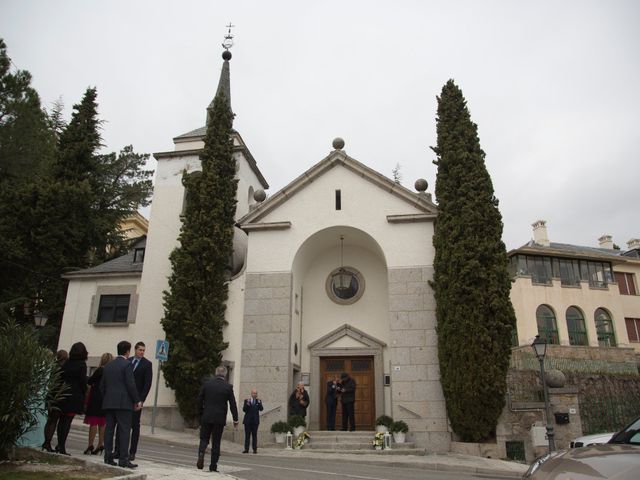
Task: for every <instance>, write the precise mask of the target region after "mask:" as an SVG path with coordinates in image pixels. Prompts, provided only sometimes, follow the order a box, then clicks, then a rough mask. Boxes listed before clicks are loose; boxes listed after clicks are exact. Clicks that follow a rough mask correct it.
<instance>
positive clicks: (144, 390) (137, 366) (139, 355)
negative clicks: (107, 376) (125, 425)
mask: <svg viewBox="0 0 640 480" xmlns="http://www.w3.org/2000/svg"><path fill="white" fill-rule="evenodd" d="M145 350H146V346H145V344H144V343H143V342H138V343H136V345H135V355H134V356H133V357H131V358H130V359H129V361H130V362H131V365H132V366H133V379H134V380H135V382H136V388H137V390H138V397H140V403H142V404H143V405H144V402H145V401H146V399H147V395H149V390H151V380H152V379H153V365H152V363H151V362H150V361H149V360H147V359H146V358H144V352H145ZM141 416H142V409H140V410H138V411H135V412H133V418H132V422H131V447H129V460H130V461H133V460H135V458H136V452H137V451H138V439H139V438H140V417H141Z"/></svg>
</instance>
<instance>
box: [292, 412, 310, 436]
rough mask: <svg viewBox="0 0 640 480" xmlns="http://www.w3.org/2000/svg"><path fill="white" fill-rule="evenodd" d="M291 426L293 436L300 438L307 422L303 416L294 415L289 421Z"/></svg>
mask: <svg viewBox="0 0 640 480" xmlns="http://www.w3.org/2000/svg"><path fill="white" fill-rule="evenodd" d="M289 426H290V427H291V428H292V429H293V436H294V437H299V436H300V434H301V433H302V432H304V431H305V427H306V426H307V422H306V420H305V419H304V417H303V416H302V415H292V416H291V418H290V419H289Z"/></svg>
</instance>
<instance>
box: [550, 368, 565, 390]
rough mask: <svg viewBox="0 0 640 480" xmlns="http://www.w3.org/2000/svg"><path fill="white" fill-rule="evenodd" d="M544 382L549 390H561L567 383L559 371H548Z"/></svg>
mask: <svg viewBox="0 0 640 480" xmlns="http://www.w3.org/2000/svg"><path fill="white" fill-rule="evenodd" d="M545 381H546V382H547V385H549V386H550V387H551V388H562V387H564V385H565V384H566V383H567V377H565V375H564V373H563V372H561V371H560V370H549V371H547V373H546V375H545Z"/></svg>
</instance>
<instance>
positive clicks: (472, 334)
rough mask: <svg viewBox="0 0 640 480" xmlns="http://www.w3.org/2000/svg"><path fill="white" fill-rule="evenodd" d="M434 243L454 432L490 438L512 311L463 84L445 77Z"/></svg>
mask: <svg viewBox="0 0 640 480" xmlns="http://www.w3.org/2000/svg"><path fill="white" fill-rule="evenodd" d="M437 135H438V141H437V147H435V148H433V147H432V148H433V151H434V152H435V153H436V155H437V161H435V162H434V163H435V164H436V165H437V166H438V173H437V178H436V190H435V193H436V198H437V201H438V219H437V221H436V225H435V234H434V237H433V244H434V246H435V249H436V254H435V261H434V270H435V273H434V282H433V283H434V288H435V298H436V303H437V307H436V312H437V319H438V320H437V322H438V323H437V332H438V357H439V361H440V373H441V380H442V388H443V390H444V396H445V400H446V405H447V412H448V415H449V420H450V422H451V427H452V428H453V431H454V432H455V433H456V434H457V435H459V436H460V438H461V439H462V440H463V441H472V442H476V441H480V440H483V439H486V438H488V437H490V436H491V435H492V434H493V432H494V429H495V426H496V424H497V420H498V417H499V416H500V414H501V412H502V409H503V407H504V404H505V394H506V373H507V368H508V365H509V356H510V352H511V348H510V346H511V343H510V342H511V332H512V330H513V329H514V328H515V314H514V311H513V307H512V305H511V301H510V299H509V292H510V289H511V281H510V277H509V275H508V272H507V256H506V250H505V246H504V243H503V242H502V240H501V237H502V217H501V215H500V212H499V210H498V201H497V199H496V198H495V196H494V191H493V185H492V183H491V178H490V176H489V173H488V172H487V169H486V166H485V163H484V158H485V153H484V152H483V151H482V149H481V148H480V140H479V138H478V133H477V126H476V125H475V124H474V123H473V122H472V121H471V117H470V115H469V110H468V109H467V105H466V100H465V99H464V96H463V94H462V91H461V90H460V89H459V88H458V87H457V86H456V85H455V83H454V82H453V80H449V81H448V82H447V83H446V84H445V86H444V87H443V88H442V93H441V95H440V97H438V117H437Z"/></svg>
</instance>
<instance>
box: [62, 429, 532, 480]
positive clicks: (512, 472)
mask: <svg viewBox="0 0 640 480" xmlns="http://www.w3.org/2000/svg"><path fill="white" fill-rule="evenodd" d="M75 427H76V428H84V429H85V430H86V429H87V428H88V427H86V426H85V425H82V424H80V422H78V423H77V424H75ZM264 434H265V433H263V435H264ZM140 435H141V436H143V437H152V438H153V439H154V440H156V441H164V442H166V443H167V444H179V445H188V446H191V447H193V449H194V466H193V468H187V467H178V466H172V465H165V464H157V463H154V462H150V461H145V460H138V459H136V463H138V468H137V469H136V471H134V472H132V471H131V470H125V469H123V475H126V474H129V476H127V477H125V478H126V479H127V480H142V479H143V477H142V476H141V474H145V475H146V478H147V480H166V479H168V478H171V479H175V480H187V479H189V478H196V479H197V478H201V477H202V478H204V477H206V478H226V479H230V478H235V477H234V476H233V472H234V471H237V469H236V468H234V467H231V466H225V464H224V463H225V462H224V452H229V453H238V452H240V451H241V449H242V445H240V444H237V443H233V442H230V441H226V440H223V441H222V445H221V451H222V453H223V454H222V456H221V459H220V460H221V462H220V465H219V466H218V468H219V469H220V472H219V473H214V472H209V471H208V470H207V469H206V468H207V465H205V470H204V471H200V470H197V469H196V468H195V460H196V458H195V451H196V449H197V445H198V437H197V433H196V432H195V431H186V432H176V431H173V430H165V429H162V428H156V429H155V433H154V434H153V435H152V434H151V427H150V426H148V425H142V426H141V430H140ZM266 435H269V434H268V433H267V434H266ZM392 452H393V450H392ZM259 454H260V455H261V456H267V455H268V456H272V457H292V456H295V457H298V458H323V457H324V456H326V455H327V453H322V452H314V451H313V450H304V449H302V450H285V449H284V448H283V447H279V448H260V452H259ZM330 455H331V458H332V459H333V460H336V459H342V460H346V461H349V462H350V463H366V464H376V463H378V464H383V465H385V466H391V467H411V468H422V469H425V470H433V471H449V472H460V473H468V474H485V475H487V474H488V475H492V476H497V477H499V476H504V477H510V478H519V477H521V476H522V474H523V473H524V472H525V471H526V470H527V468H528V466H527V465H525V464H522V463H517V462H509V461H504V460H498V459H493V458H483V457H474V456H470V455H460V454H455V453H447V454H426V455H399V454H393V453H386V452H385V453H384V454H376V453H373V452H372V453H361V454H360V453H358V454H353V453H348V454H343V453H331V454H330ZM89 457H91V456H90V455H89ZM94 460H95V461H101V459H99V458H98V459H96V458H95V457H93V458H91V461H94ZM205 463H206V462H205Z"/></svg>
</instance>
